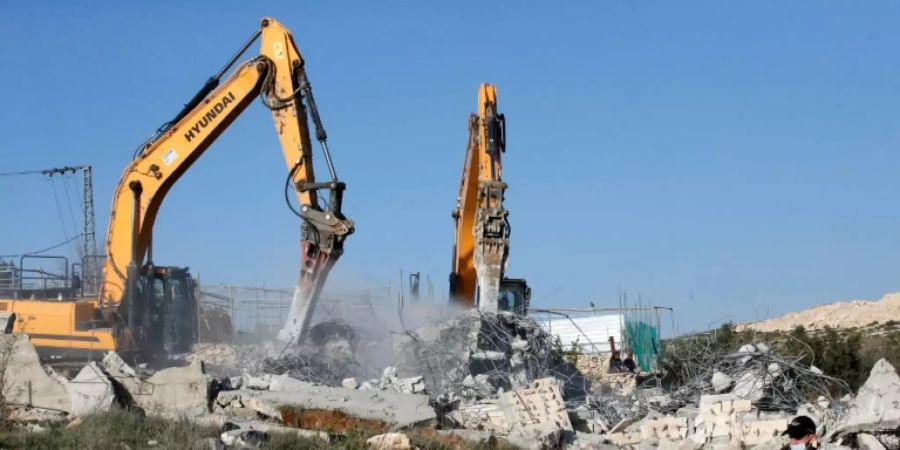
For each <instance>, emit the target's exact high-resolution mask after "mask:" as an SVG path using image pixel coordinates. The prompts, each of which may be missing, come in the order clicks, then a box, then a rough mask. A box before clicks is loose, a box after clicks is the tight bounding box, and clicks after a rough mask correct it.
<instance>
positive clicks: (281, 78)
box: [100, 18, 353, 337]
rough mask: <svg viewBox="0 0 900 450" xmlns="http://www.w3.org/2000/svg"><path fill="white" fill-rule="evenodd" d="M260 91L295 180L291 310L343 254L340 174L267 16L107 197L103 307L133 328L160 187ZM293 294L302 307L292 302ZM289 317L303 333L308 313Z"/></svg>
mask: <svg viewBox="0 0 900 450" xmlns="http://www.w3.org/2000/svg"><path fill="white" fill-rule="evenodd" d="M256 40H260V41H261V49H260V53H259V55H257V56H254V57H252V58H250V59H249V60H247V61H245V62H243V63H240V64H239V65H237V67H236V68H235V69H234V70H233V71H232V73H231V75H229V76H228V78H227V79H225V81H224V82H221V83H220V79H221V78H222V77H223V76H224V74H225V73H226V72H228V70H230V68H231V67H232V66H233V65H234V64H235V62H236V61H237V59H238V58H240V56H241V55H242V54H243V53H244V52H245V51H246V50H247V48H249V47H250V45H252V44H253V42H255V41H256ZM257 97H259V98H260V99H261V100H262V103H263V104H264V105H266V107H268V109H270V110H271V113H272V118H273V120H274V124H275V131H276V133H277V134H278V138H279V142H280V143H281V149H282V153H283V155H284V160H285V163H286V165H287V169H288V175H287V177H286V184H287V186H286V193H285V195H286V199H287V195H288V194H287V189H288V188H292V189H293V190H294V192H295V195H296V198H297V200H298V202H299V211H296V210H294V211H295V213H297V215H298V216H299V217H300V218H301V219H302V223H301V246H300V247H301V268H300V276H299V282H298V287H297V293H296V294H295V304H294V305H292V308H291V311H292V314H293V315H294V316H296V315H297V314H305V315H310V314H311V312H312V309H313V308H314V307H315V301H316V299H317V298H318V295H319V293H320V291H321V289H322V286H323V285H324V282H325V279H326V278H327V276H328V272H329V270H330V269H331V267H332V266H333V265H334V263H335V262H336V261H337V259H338V258H339V257H340V255H341V253H342V252H343V242H344V239H345V238H346V237H347V236H348V235H349V234H351V233H352V232H353V222H352V221H351V220H348V219H347V218H346V217H344V215H343V214H342V212H341V206H342V205H341V204H342V195H343V191H344V188H345V185H344V183H342V182H341V181H339V180H338V178H337V175H336V173H335V170H334V167H333V164H332V161H331V156H330V154H329V152H328V147H327V144H326V139H327V136H326V134H325V130H324V128H323V127H322V124H321V120H320V119H319V115H318V111H317V108H316V104H315V99H314V98H313V95H312V90H311V88H310V84H309V81H308V79H307V76H306V71H305V68H304V61H303V58H302V56H301V55H300V52H299V51H298V50H297V46H296V45H295V43H294V40H293V37H292V36H291V33H290V32H289V31H288V30H287V29H285V28H284V27H283V26H282V25H281V24H280V23H278V22H277V21H275V20H274V19H270V18H266V19H263V20H262V23H261V27H260V29H259V30H258V31H257V32H256V33H255V34H254V35H253V36H252V37H251V39H250V40H248V41H247V42H246V43H245V44H244V46H243V47H242V48H241V50H240V51H238V53H237V54H235V56H234V57H233V58H231V60H230V61H229V63H228V64H226V65H225V67H224V68H223V69H222V70H221V71H220V72H219V73H218V74H217V75H215V76H214V77H212V78H210V79H209V80H208V81H207V82H206V84H205V85H204V87H203V88H202V89H201V90H200V91H199V92H198V93H197V95H195V96H194V98H193V99H191V101H190V102H189V103H188V104H187V105H185V108H184V109H183V110H182V111H181V112H180V113H179V114H178V115H177V116H176V117H175V119H173V120H172V121H170V122H168V123H167V124H165V125H164V126H163V127H161V128H160V129H159V130H157V133H156V134H155V135H154V136H153V137H152V138H151V139H150V140H148V141H147V142H146V143H145V144H144V145H143V146H142V147H141V148H139V149H138V152H137V153H136V155H135V158H134V160H133V161H132V162H131V163H130V164H129V165H128V167H127V168H126V169H125V171H124V173H123V174H122V178H121V179H120V181H119V183H118V185H117V187H116V191H115V194H114V196H113V204H112V212H111V214H110V220H109V229H108V234H107V241H106V247H107V248H106V250H107V256H108V257H107V259H106V261H105V262H104V266H103V285H102V289H101V293H100V303H101V309H102V310H104V311H105V312H106V313H107V315H119V317H121V316H124V315H128V322H129V327H131V326H133V325H135V324H134V322H135V321H136V320H137V319H136V317H135V316H136V313H135V310H136V309H137V308H136V306H137V305H136V304H134V303H136V302H137V301H138V300H137V299H138V291H140V286H139V284H140V282H141V281H140V280H141V271H142V270H144V268H145V267H146V266H150V267H152V251H151V243H152V240H153V224H154V221H155V220H156V217H157V214H158V213H159V210H160V207H161V206H162V203H163V200H164V199H165V197H166V194H167V193H168V192H169V190H170V189H171V188H172V186H173V185H174V184H175V183H176V182H177V181H178V180H179V178H180V177H181V176H182V175H183V174H184V173H185V172H186V171H187V170H188V169H189V168H190V167H191V166H192V164H193V163H194V162H195V161H196V160H197V159H198V158H199V157H200V156H201V155H202V154H203V153H204V151H205V150H206V149H207V148H208V147H209V146H210V145H211V144H212V143H213V142H214V141H215V140H216V138H217V137H218V136H219V135H220V134H221V133H222V132H224V131H225V130H226V129H227V128H228V126H229V125H230V124H231V123H232V122H233V121H234V120H235V119H236V118H237V117H238V116H239V115H240V114H241V113H242V112H243V111H244V110H245V109H246V108H247V106H248V105H249V104H250V102H252V101H253V100H254V99H255V98H257ZM310 117H311V119H312V121H313V124H314V126H315V132H316V138H317V140H318V141H319V142H320V144H321V145H322V149H323V152H324V154H325V161H326V164H327V167H328V170H329V175H330V179H329V181H326V182H318V181H317V180H316V177H315V175H314V169H313V157H312V145H311V143H310V133H309V127H308V120H309V118H310ZM323 191H328V201H327V203H325V202H323V201H322V199H321V198H320V193H321V192H323ZM287 200H288V204H289V205H290V201H289V199H287ZM323 203H325V206H324V207H323ZM292 209H294V208H293V207H292ZM298 299H299V301H300V302H305V305H300V307H298V305H297V304H296V303H297V302H298ZM294 316H292V317H291V320H289V322H291V321H292V323H295V324H296V325H294V326H293V329H294V330H296V333H297V334H296V336H297V337H299V334H300V331H301V330H302V328H303V324H304V323H305V324H307V325H308V320H309V318H308V317H306V316H300V317H294ZM298 322H299V323H298Z"/></svg>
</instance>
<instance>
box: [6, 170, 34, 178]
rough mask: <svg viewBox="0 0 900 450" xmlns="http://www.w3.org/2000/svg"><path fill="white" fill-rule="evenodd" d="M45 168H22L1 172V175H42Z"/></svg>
mask: <svg viewBox="0 0 900 450" xmlns="http://www.w3.org/2000/svg"><path fill="white" fill-rule="evenodd" d="M43 173H44V171H43V170H21V171H19V172H0V177H14V176H18V175H41V174H43Z"/></svg>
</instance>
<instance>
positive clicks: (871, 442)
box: [856, 433, 885, 450]
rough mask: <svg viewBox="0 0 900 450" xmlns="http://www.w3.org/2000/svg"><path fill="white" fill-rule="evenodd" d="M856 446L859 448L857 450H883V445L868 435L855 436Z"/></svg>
mask: <svg viewBox="0 0 900 450" xmlns="http://www.w3.org/2000/svg"><path fill="white" fill-rule="evenodd" d="M856 445H857V446H859V450H885V447H884V444H882V443H881V442H880V441H879V440H878V438H876V437H875V436H872V435H871V434H868V433H859V434H857V435H856Z"/></svg>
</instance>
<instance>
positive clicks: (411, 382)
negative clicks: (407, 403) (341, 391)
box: [341, 367, 427, 394]
mask: <svg viewBox="0 0 900 450" xmlns="http://www.w3.org/2000/svg"><path fill="white" fill-rule="evenodd" d="M344 382H347V384H346V385H344ZM355 383H356V379H354V378H348V379H345V380H344V381H342V382H341V385H342V386H344V387H347V386H349V385H352V384H355ZM348 389H356V388H355V387H354V388H348ZM359 389H361V390H364V391H393V392H399V393H401V394H426V393H427V392H426V391H425V378H424V377H422V376H421V375H420V376H415V377H408V378H400V377H398V376H397V368H395V367H386V368H385V369H384V371H383V372H382V375H381V378H380V379H374V380H369V381H367V382H365V383H363V384H362V385H360V386H359Z"/></svg>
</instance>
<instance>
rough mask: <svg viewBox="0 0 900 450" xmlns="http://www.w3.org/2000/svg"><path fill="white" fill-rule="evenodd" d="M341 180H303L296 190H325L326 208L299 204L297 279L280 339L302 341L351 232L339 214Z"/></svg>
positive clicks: (350, 226)
mask: <svg viewBox="0 0 900 450" xmlns="http://www.w3.org/2000/svg"><path fill="white" fill-rule="evenodd" d="M344 188H345V186H344V183H341V182H339V181H335V182H330V183H303V184H301V185H298V186H297V189H298V190H300V191H307V190H318V189H329V190H330V191H331V195H330V201H329V203H328V210H327V211H318V210H315V209H312V208H310V207H309V206H306V205H304V206H301V208H300V217H301V218H303V224H302V225H301V226H300V233H301V239H302V240H301V244H300V252H301V255H300V257H301V262H300V278H299V280H298V281H297V285H296V286H295V287H294V297H293V300H292V302H291V309H290V311H289V312H288V317H287V321H286V322H285V325H284V328H282V329H281V331H280V332H279V333H278V338H279V339H281V340H283V341H294V342H295V343H297V344H301V343H303V341H304V340H305V339H306V334H307V332H308V331H309V326H310V322H311V321H312V316H313V312H314V311H315V309H316V304H317V303H318V300H319V295H320V294H321V292H322V286H324V284H325V280H326V279H327V278H328V272H329V271H330V270H331V267H332V266H334V263H335V262H337V260H338V258H339V257H340V256H341V254H342V253H343V252H344V239H345V238H346V237H347V236H348V235H350V234H351V233H353V221H352V220H348V219H345V218H344V217H343V215H341V213H340V210H341V202H342V197H343V193H344Z"/></svg>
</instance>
